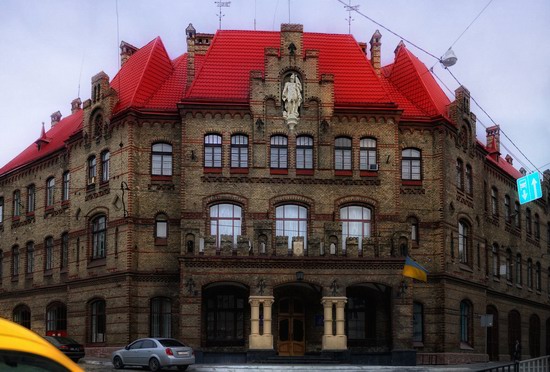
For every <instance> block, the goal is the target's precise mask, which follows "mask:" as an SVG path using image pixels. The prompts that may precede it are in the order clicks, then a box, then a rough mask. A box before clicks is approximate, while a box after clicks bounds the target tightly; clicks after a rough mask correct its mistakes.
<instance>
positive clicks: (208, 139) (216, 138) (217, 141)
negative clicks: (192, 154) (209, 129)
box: [204, 134, 222, 168]
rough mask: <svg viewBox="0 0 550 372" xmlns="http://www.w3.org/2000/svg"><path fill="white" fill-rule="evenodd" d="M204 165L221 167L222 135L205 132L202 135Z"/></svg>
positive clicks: (206, 166)
mask: <svg viewBox="0 0 550 372" xmlns="http://www.w3.org/2000/svg"><path fill="white" fill-rule="evenodd" d="M204 167H205V168H221V167H222V136H220V135H219V134H207V135H206V136H205V137H204Z"/></svg>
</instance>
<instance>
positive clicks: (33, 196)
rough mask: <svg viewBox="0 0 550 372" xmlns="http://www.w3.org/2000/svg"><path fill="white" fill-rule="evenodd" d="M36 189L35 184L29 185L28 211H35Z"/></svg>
mask: <svg viewBox="0 0 550 372" xmlns="http://www.w3.org/2000/svg"><path fill="white" fill-rule="evenodd" d="M35 204H36V189H35V187H34V185H30V186H29V187H27V213H32V212H34V210H35V208H36V205H35Z"/></svg>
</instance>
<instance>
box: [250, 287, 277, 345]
mask: <svg viewBox="0 0 550 372" xmlns="http://www.w3.org/2000/svg"><path fill="white" fill-rule="evenodd" d="M273 301H274V300H273V296H250V298H249V299H248V303H250V336H249V337H248V343H249V349H250V350H273V335H272V334H271V305H273ZM262 304H263V306H264V319H263V320H264V332H263V334H260V305H262Z"/></svg>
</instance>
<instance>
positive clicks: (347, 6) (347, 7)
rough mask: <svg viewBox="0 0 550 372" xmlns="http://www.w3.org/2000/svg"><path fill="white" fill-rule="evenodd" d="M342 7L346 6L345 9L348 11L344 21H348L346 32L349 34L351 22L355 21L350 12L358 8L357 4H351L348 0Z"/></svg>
mask: <svg viewBox="0 0 550 372" xmlns="http://www.w3.org/2000/svg"><path fill="white" fill-rule="evenodd" d="M344 8H346V11H347V12H348V18H346V21H348V34H350V35H351V22H352V21H355V19H353V18H352V17H351V12H356V11H358V10H359V5H351V0H349V1H348V5H344Z"/></svg>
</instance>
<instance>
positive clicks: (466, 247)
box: [458, 220, 471, 264]
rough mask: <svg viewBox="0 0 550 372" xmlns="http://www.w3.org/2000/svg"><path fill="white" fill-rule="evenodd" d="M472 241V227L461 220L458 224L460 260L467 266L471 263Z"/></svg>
mask: <svg viewBox="0 0 550 372" xmlns="http://www.w3.org/2000/svg"><path fill="white" fill-rule="evenodd" d="M470 240H471V234H470V225H469V224H468V223H467V222H466V221H464V220H460V221H459V222H458V258H459V260H460V262H462V263H465V264H469V263H470V246H471V242H470Z"/></svg>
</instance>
